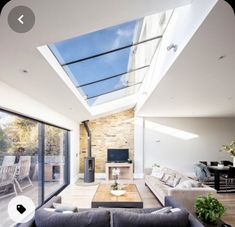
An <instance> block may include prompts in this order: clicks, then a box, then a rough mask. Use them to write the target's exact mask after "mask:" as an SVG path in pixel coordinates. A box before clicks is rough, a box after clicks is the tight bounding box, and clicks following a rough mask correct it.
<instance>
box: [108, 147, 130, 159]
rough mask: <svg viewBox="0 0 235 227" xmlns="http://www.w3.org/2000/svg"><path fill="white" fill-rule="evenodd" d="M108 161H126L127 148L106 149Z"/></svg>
mask: <svg viewBox="0 0 235 227" xmlns="http://www.w3.org/2000/svg"><path fill="white" fill-rule="evenodd" d="M107 159H108V160H107V161H108V162H127V161H128V159H129V149H108V155H107Z"/></svg>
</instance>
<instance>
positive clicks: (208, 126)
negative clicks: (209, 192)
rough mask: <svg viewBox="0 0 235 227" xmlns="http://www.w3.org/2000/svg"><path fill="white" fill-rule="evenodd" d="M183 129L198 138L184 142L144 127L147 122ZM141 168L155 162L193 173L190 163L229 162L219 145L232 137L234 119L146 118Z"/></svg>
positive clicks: (233, 135) (228, 141) (227, 156)
mask: <svg viewBox="0 0 235 227" xmlns="http://www.w3.org/2000/svg"><path fill="white" fill-rule="evenodd" d="M148 121H150V122H154V123H157V124H161V125H164V126H168V127H172V128H176V129H180V130H183V131H185V132H190V133H193V134H196V135H198V137H197V138H194V139H190V140H183V139H180V138H176V137H174V136H170V135H167V134H165V133H162V132H159V131H157V130H156V128H155V129H154V128H152V127H147V125H148V124H147V122H148ZM145 123H146V124H145V130H144V166H145V168H146V167H151V166H152V165H153V164H154V163H158V164H160V165H162V166H168V167H170V168H173V169H176V170H179V171H181V172H185V173H192V172H193V164H195V163H197V162H198V161H199V160H202V161H203V160H206V161H221V160H231V161H232V158H231V157H230V156H229V154H227V153H224V152H219V150H220V148H221V145H222V144H227V143H230V142H231V140H232V139H233V138H234V137H235V118H145Z"/></svg>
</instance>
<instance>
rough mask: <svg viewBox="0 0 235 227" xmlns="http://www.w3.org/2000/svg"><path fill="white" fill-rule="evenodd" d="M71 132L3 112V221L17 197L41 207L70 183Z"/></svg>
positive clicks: (0, 140)
mask: <svg viewBox="0 0 235 227" xmlns="http://www.w3.org/2000/svg"><path fill="white" fill-rule="evenodd" d="M68 133H69V132H68V130H66V129H62V128H60V127H56V126H52V125H49V124H46V123H43V122H38V121H36V120H34V119H29V118H26V117H24V116H20V115H17V114H14V113H9V112H6V111H3V110H0V210H1V212H0V213H1V214H0V219H1V220H2V222H3V223H2V224H4V226H10V225H11V224H12V221H11V220H10V218H9V217H8V214H7V206H8V203H9V201H10V200H11V199H12V198H14V197H15V196H16V195H25V196H27V197H30V198H31V199H32V200H33V201H34V203H35V205H36V206H40V205H42V204H43V203H44V202H45V201H46V200H47V199H49V198H50V197H51V196H53V195H54V194H55V193H56V192H58V191H59V190H61V189H62V188H63V187H64V186H66V185H67V184H68V174H69V173H68Z"/></svg>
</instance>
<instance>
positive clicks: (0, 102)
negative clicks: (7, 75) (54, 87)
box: [0, 82, 79, 182]
mask: <svg viewBox="0 0 235 227" xmlns="http://www.w3.org/2000/svg"><path fill="white" fill-rule="evenodd" d="M0 108H2V109H5V110H9V111H12V112H15V113H19V114H22V115H25V116H28V117H32V118H34V119H37V120H41V121H44V122H47V123H51V124H54V125H57V126H60V127H63V128H66V129H69V130H71V139H70V147H71V153H70V160H71V163H70V175H71V178H70V180H71V182H73V181H75V180H76V176H77V174H78V172H79V124H78V123H77V122H74V121H71V120H70V119H68V118H66V117H64V116H63V115H61V114H59V113H57V112H55V111H53V110H52V109H50V108H48V107H47V106H45V105H43V104H42V103H40V102H38V101H36V100H34V99H32V98H31V97H29V96H27V95H25V94H23V93H22V92H20V91H18V90H17V89H15V88H13V87H10V86H8V85H7V84H5V83H2V82H0ZM78 114H79V113H78Z"/></svg>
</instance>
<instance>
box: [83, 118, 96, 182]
mask: <svg viewBox="0 0 235 227" xmlns="http://www.w3.org/2000/svg"><path fill="white" fill-rule="evenodd" d="M88 122H89V121H83V125H84V127H85V129H86V132H87V157H85V159H84V162H85V163H84V182H86V183H91V182H94V181H95V158H94V157H92V156H91V131H90V129H89V127H88Z"/></svg>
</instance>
